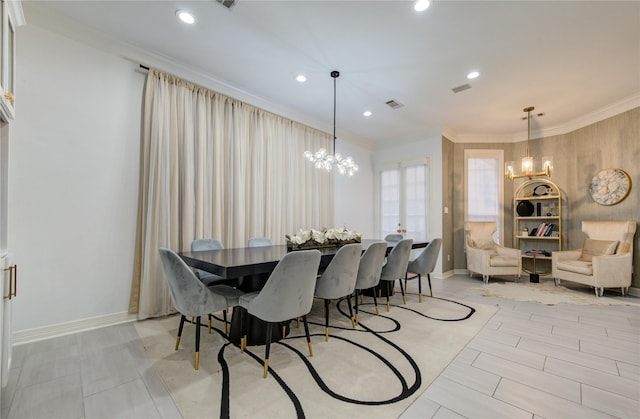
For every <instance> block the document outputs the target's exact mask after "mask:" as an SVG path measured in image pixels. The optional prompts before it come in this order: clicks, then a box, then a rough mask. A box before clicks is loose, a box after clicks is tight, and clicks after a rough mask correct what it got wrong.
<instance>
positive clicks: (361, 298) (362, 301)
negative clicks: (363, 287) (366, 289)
mask: <svg viewBox="0 0 640 419" xmlns="http://www.w3.org/2000/svg"><path fill="white" fill-rule="evenodd" d="M360 304H364V296H363V295H362V294H360Z"/></svg>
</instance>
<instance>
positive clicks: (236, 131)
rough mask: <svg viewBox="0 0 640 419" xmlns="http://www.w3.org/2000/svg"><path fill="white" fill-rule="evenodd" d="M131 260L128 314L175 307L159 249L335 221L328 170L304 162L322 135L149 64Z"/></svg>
mask: <svg viewBox="0 0 640 419" xmlns="http://www.w3.org/2000/svg"><path fill="white" fill-rule="evenodd" d="M145 89H146V90H145V101H144V115H143V127H142V153H141V154H142V157H141V159H142V161H141V177H140V179H141V181H140V205H139V214H138V234H137V246H136V264H135V269H134V279H133V285H132V291H131V300H130V306H129V311H130V312H132V313H138V318H140V319H144V318H147V317H154V316H160V315H165V314H168V313H171V312H173V307H172V305H171V299H170V296H169V292H168V289H167V287H166V284H165V280H164V278H163V272H162V268H161V266H160V261H159V258H158V248H160V247H168V248H170V249H173V250H175V251H183V250H188V249H189V246H190V244H191V241H192V240H194V239H201V238H217V239H220V240H221V241H222V243H223V244H224V245H225V247H243V246H246V243H247V240H248V239H249V238H250V237H255V236H266V237H270V238H271V239H272V240H273V241H274V243H276V244H278V243H284V240H285V239H284V236H285V234H290V233H295V232H296V231H297V230H298V229H300V228H311V227H313V228H319V227H322V226H332V225H333V177H332V175H331V174H330V173H326V172H324V171H321V170H317V169H315V167H314V166H313V165H312V164H311V163H308V162H307V161H305V159H304V156H303V153H304V151H305V150H317V149H318V148H320V147H325V148H328V146H329V145H330V143H328V142H329V141H330V140H331V137H330V135H329V134H327V133H324V132H321V131H318V130H316V129H313V128H310V127H307V126H304V125H302V124H299V123H296V122H294V121H291V120H288V119H285V118H282V117H280V116H277V115H274V114H272V113H269V112H266V111H264V110H261V109H258V108H256V107H253V106H250V105H247V104H245V103H242V102H240V101H238V100H235V99H232V98H229V97H225V96H223V95H221V94H218V93H216V92H213V91H210V90H207V89H204V88H202V87H199V86H196V85H194V84H192V83H189V82H186V81H184V80H180V79H178V78H175V77H173V76H170V75H167V74H163V73H161V72H159V71H157V70H154V69H150V70H149V75H148V76H147V83H146V87H145Z"/></svg>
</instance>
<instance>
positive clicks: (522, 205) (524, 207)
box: [516, 200, 535, 217]
mask: <svg viewBox="0 0 640 419" xmlns="http://www.w3.org/2000/svg"><path fill="white" fill-rule="evenodd" d="M534 211H535V207H534V206H533V204H532V203H531V201H529V200H524V201H520V202H518V204H517V205H516V212H517V213H518V215H519V216H521V217H529V216H531V215H533V212H534Z"/></svg>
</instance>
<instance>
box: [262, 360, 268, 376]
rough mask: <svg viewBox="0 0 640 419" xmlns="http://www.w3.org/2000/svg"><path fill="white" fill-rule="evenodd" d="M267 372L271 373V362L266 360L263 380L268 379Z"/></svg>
mask: <svg viewBox="0 0 640 419" xmlns="http://www.w3.org/2000/svg"><path fill="white" fill-rule="evenodd" d="M267 371H269V360H268V359H265V360H264V374H263V375H262V378H267Z"/></svg>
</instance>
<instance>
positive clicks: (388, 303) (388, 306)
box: [387, 301, 391, 313]
mask: <svg viewBox="0 0 640 419" xmlns="http://www.w3.org/2000/svg"><path fill="white" fill-rule="evenodd" d="M389 311H391V310H390V309H389V302H388V301H387V313H388V312H389Z"/></svg>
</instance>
